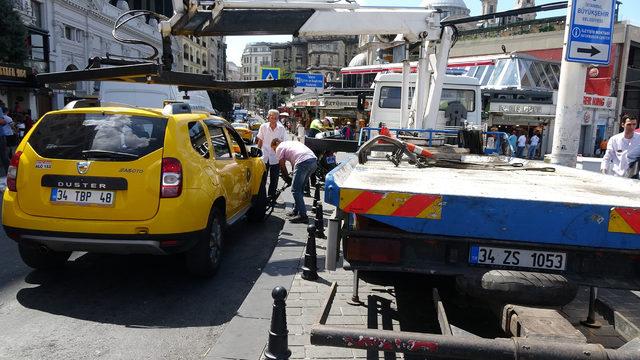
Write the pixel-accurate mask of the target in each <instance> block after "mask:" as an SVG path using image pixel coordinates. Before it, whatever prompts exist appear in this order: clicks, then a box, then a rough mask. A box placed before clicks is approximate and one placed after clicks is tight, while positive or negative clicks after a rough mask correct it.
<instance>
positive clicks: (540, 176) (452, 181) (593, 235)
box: [325, 156, 640, 254]
mask: <svg viewBox="0 0 640 360" xmlns="http://www.w3.org/2000/svg"><path fill="white" fill-rule="evenodd" d="M489 158H491V157H489ZM482 159H487V157H485V156H468V157H467V159H466V160H469V161H470V162H472V163H482V162H486V161H487V160H482ZM518 163H522V165H523V166H522V167H513V166H504V167H501V168H499V169H497V168H496V169H491V170H488V169H479V168H456V167H428V168H417V167H415V166H413V165H410V164H408V163H406V162H402V163H401V164H400V165H399V166H397V167H396V166H394V164H392V163H390V162H389V161H387V160H384V159H371V160H369V161H368V162H367V163H366V164H358V161H357V159H356V158H352V159H350V160H349V161H347V162H344V163H342V164H341V165H340V166H339V167H337V168H336V169H335V170H334V171H332V172H331V173H330V174H329V175H328V176H327V181H326V195H325V201H326V202H327V203H330V204H333V205H334V206H336V207H338V208H340V209H341V210H343V211H345V212H346V213H355V214H359V215H362V216H366V217H369V218H371V219H374V220H377V221H379V222H382V223H384V224H387V225H390V226H393V227H395V228H397V229H400V230H404V231H407V232H411V233H418V234H432V235H444V236H461V237H469V236H473V237H476V238H488V239H497V240H505V241H514V242H532V243H539V244H542V243H544V244H556V245H568V246H586V247H591V248H603V249H619V250H631V251H634V252H637V253H639V254H640V235H639V234H638V233H640V182H638V181H634V180H631V179H624V178H618V177H613V176H605V175H601V174H597V173H592V172H588V171H584V170H578V169H572V168H568V167H564V166H555V165H554V166H550V165H549V164H545V163H543V162H540V161H527V160H521V159H513V160H511V164H518ZM371 195H374V196H373V198H372V196H371ZM403 195H404V196H403ZM416 196H418V197H416ZM420 200H423V201H422V202H420ZM429 200H433V204H432V205H430V206H431V212H430V213H429V214H425V213H424V212H422V213H416V211H417V209H419V208H420V207H421V206H422V207H423V208H426V207H428V206H426V204H427V203H428V202H429ZM412 201H413V205H414V206H415V207H417V208H416V209H407V207H411V205H412V204H411V202H412ZM403 206H404V207H405V209H407V210H406V211H404V212H403V211H402V209H401V208H402V207H403ZM411 210H414V211H413V212H411Z"/></svg>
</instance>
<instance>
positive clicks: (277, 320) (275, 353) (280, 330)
mask: <svg viewBox="0 0 640 360" xmlns="http://www.w3.org/2000/svg"><path fill="white" fill-rule="evenodd" d="M271 297H273V310H272V312H271V329H270V330H269V344H268V345H267V351H266V352H265V357H266V358H267V359H270V360H288V359H289V357H290V356H291V350H289V341H288V336H289V330H287V304H286V303H285V302H284V299H285V298H286V297H287V290H286V289H285V288H283V287H282V286H276V287H275V288H273V290H272V291H271Z"/></svg>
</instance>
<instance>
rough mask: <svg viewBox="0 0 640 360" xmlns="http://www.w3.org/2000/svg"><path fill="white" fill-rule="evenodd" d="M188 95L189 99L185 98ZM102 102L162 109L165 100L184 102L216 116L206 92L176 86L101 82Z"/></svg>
mask: <svg viewBox="0 0 640 360" xmlns="http://www.w3.org/2000/svg"><path fill="white" fill-rule="evenodd" d="M187 95H188V99H185V96H187ZM98 99H99V100H100V102H115V103H121V104H127V105H132V106H139V107H151V108H161V107H162V102H163V101H165V100H176V101H184V102H187V103H188V104H189V105H191V109H192V110H194V111H199V112H207V113H210V114H214V113H215V110H214V109H213V105H212V104H211V99H210V98H209V94H208V93H207V92H206V91H189V92H188V93H186V94H185V92H181V91H178V87H177V86H175V85H159V84H143V83H129V82H119V81H101V82H100V90H99V95H98Z"/></svg>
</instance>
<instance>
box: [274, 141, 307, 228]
mask: <svg viewBox="0 0 640 360" xmlns="http://www.w3.org/2000/svg"><path fill="white" fill-rule="evenodd" d="M271 148H272V149H273V151H274V152H275V153H276V157H277V158H278V162H279V164H280V170H281V171H282V174H283V175H284V176H283V177H284V178H288V179H289V180H288V182H290V181H291V180H290V179H291V178H290V177H289V172H288V171H287V164H286V163H287V161H288V162H289V163H291V167H292V168H293V184H292V185H291V193H292V194H293V199H294V200H295V206H294V208H293V211H292V212H290V213H288V214H287V216H290V217H291V219H289V221H291V222H292V223H294V224H301V223H305V224H306V223H308V222H309V217H307V207H306V206H305V204H304V195H303V192H304V184H306V183H307V181H309V175H311V174H313V172H314V171H316V167H317V166H318V159H317V158H316V156H315V155H314V154H313V151H311V149H309V148H308V147H306V146H305V145H304V144H303V143H301V142H298V141H284V142H282V141H280V139H273V141H272V142H271Z"/></svg>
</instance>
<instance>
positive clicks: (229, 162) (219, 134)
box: [205, 120, 245, 221]
mask: <svg viewBox="0 0 640 360" xmlns="http://www.w3.org/2000/svg"><path fill="white" fill-rule="evenodd" d="M205 124H206V125H207V128H208V130H209V136H210V138H211V146H212V147H213V149H212V150H213V151H212V155H213V156H212V159H211V161H212V163H213V168H215V169H216V172H217V173H218V176H219V179H220V186H222V187H223V190H224V191H222V192H223V193H225V194H226V198H225V200H226V203H227V214H226V215H227V220H228V221H229V220H232V219H233V218H234V217H235V216H236V215H239V212H240V211H241V210H243V209H242V205H243V201H242V197H241V192H242V184H243V183H244V178H245V173H244V171H243V168H242V166H240V165H239V164H238V163H237V161H236V159H235V157H234V154H233V149H232V147H231V144H230V143H229V141H228V139H227V136H226V133H225V131H224V125H223V124H221V123H220V122H219V121H217V120H205Z"/></svg>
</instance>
